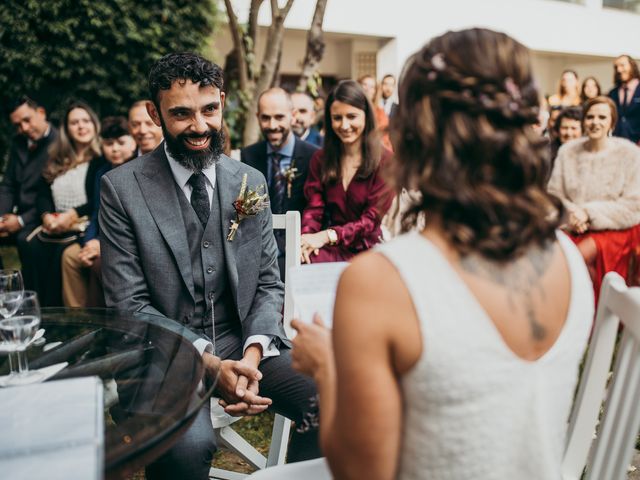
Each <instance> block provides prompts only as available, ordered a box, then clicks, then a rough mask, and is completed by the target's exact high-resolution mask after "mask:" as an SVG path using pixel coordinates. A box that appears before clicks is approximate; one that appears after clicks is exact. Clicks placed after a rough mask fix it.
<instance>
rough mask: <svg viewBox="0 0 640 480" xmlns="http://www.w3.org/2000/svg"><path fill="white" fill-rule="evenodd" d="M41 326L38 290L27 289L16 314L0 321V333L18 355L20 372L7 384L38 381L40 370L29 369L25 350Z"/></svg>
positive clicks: (10, 378)
mask: <svg viewBox="0 0 640 480" xmlns="http://www.w3.org/2000/svg"><path fill="white" fill-rule="evenodd" d="M39 326H40V302H38V295H37V294H36V292H32V291H30V290H26V291H25V292H24V294H23V296H22V301H21V302H20V304H19V306H18V308H17V309H16V310H15V315H14V316H13V317H10V318H6V319H4V320H1V321H0V335H2V337H3V338H4V340H5V341H6V342H9V344H11V345H12V346H13V348H14V350H15V352H16V353H17V355H18V373H16V374H14V375H12V376H11V377H9V379H8V381H7V385H22V384H26V383H31V382H34V381H38V380H39V378H40V377H41V376H42V374H41V373H39V372H33V371H29V362H28V361H27V355H26V353H25V350H26V349H27V347H28V346H29V343H30V342H31V340H32V339H33V337H34V336H35V334H36V332H37V331H38V327H39Z"/></svg>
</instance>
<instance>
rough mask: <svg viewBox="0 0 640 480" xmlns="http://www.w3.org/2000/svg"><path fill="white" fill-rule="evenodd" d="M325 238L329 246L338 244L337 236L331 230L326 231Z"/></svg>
mask: <svg viewBox="0 0 640 480" xmlns="http://www.w3.org/2000/svg"><path fill="white" fill-rule="evenodd" d="M327 236H328V237H329V245H335V244H336V243H338V234H337V232H336V231H335V230H334V229H333V228H328V229H327Z"/></svg>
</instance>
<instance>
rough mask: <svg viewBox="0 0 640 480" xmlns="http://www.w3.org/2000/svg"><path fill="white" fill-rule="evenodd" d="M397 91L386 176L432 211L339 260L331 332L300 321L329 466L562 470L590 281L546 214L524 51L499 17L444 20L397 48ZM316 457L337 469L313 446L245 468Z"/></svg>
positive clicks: (481, 474)
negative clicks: (419, 43)
mask: <svg viewBox="0 0 640 480" xmlns="http://www.w3.org/2000/svg"><path fill="white" fill-rule="evenodd" d="M399 100H400V104H401V105H402V108H400V109H399V111H398V118H397V121H396V122H395V123H394V131H393V132H392V135H393V136H394V145H396V146H397V149H396V155H397V162H396V164H395V166H396V169H395V177H396V182H397V183H399V184H407V183H410V184H413V185H415V187H416V188H417V189H418V190H420V192H421V193H422V195H423V198H422V201H421V202H420V203H419V204H416V205H415V207H414V208H413V210H412V211H411V215H410V216H409V217H407V219H406V220H407V222H409V223H411V221H412V220H413V219H414V218H415V214H418V213H420V212H428V216H427V226H426V228H425V230H423V231H422V232H412V233H408V234H405V235H402V236H400V237H398V238H396V239H394V240H392V241H391V242H388V243H385V244H383V245H381V246H380V247H379V248H377V249H376V250H374V251H372V252H368V253H366V254H364V255H361V256H359V257H358V258H357V259H355V260H354V261H353V263H352V265H351V266H349V267H347V269H346V270H345V272H344V273H343V274H342V278H341V279H340V282H339V285H338V291H337V297H336V302H335V309H334V316H333V330H332V331H331V332H330V331H329V330H327V329H326V328H324V327H322V326H321V325H320V324H319V323H320V322H319V321H316V322H317V323H315V324H303V323H301V322H299V321H295V322H294V326H295V327H296V328H297V330H298V336H297V337H296V338H295V339H294V351H293V357H294V366H295V367H296V368H298V369H299V370H300V371H303V372H305V373H307V374H309V375H313V377H314V379H315V380H316V383H317V385H318V390H319V400H320V417H319V419H320V429H321V441H322V447H323V452H324V453H325V454H326V457H327V460H328V465H329V467H330V469H331V474H332V475H333V476H334V477H335V478H340V479H360V478H367V479H377V480H383V479H392V478H393V479H399V480H407V479H422V478H425V479H430V480H444V479H463V478H477V479H480V478H492V479H500V480H503V479H504V480H507V479H509V480H510V479H516V478H526V479H528V480H548V479H551V478H560V477H561V462H562V456H563V452H564V448H565V437H566V429H567V418H568V416H569V411H570V408H571V403H572V400H573V394H574V391H575V386H576V381H577V377H578V368H579V364H580V360H581V358H582V354H583V352H584V349H585V347H586V343H587V338H588V335H589V331H590V328H591V321H592V318H593V313H594V308H593V301H592V300H593V297H592V295H593V293H592V291H591V284H590V281H589V276H588V274H587V271H586V268H585V266H584V263H583V262H582V258H581V256H580V254H579V252H578V250H577V248H576V247H575V245H574V244H573V243H572V242H571V241H570V240H569V239H568V238H567V237H566V236H565V235H564V234H562V233H560V232H558V231H557V227H558V226H559V224H560V217H559V216H558V215H550V213H552V212H556V213H559V214H561V213H562V208H563V207H562V204H561V202H560V201H559V200H558V199H556V198H554V197H552V196H551V195H549V194H547V192H546V191H545V188H544V182H545V179H546V177H547V173H546V170H547V168H548V164H547V162H546V159H545V157H546V144H545V142H544V140H542V139H541V138H540V137H539V136H538V135H537V134H536V133H535V132H534V131H533V130H532V129H531V124H533V123H534V122H536V120H537V119H536V117H537V113H538V112H537V109H538V99H537V94H536V88H535V83H534V80H533V73H532V69H531V65H530V58H529V53H528V51H527V49H526V48H525V47H523V46H522V45H521V44H519V43H517V42H516V41H515V40H513V39H511V38H510V37H508V36H506V35H504V34H501V33H495V32H492V31H489V30H484V29H471V30H464V31H460V32H448V33H446V34H444V35H443V36H440V37H437V38H435V39H433V40H432V41H431V42H430V43H429V44H428V45H426V46H425V47H424V48H423V49H422V50H420V51H419V52H418V53H417V54H415V55H413V56H412V57H410V58H409V60H408V62H407V65H406V66H405V68H404V73H403V75H402V78H401V80H400V88H399ZM401 140H402V141H401ZM460 425H464V428H461V427H460ZM314 470H315V471H314ZM323 470H324V475H325V476H324V477H322V474H323ZM311 471H314V473H316V475H315V476H314V477H313V478H331V477H329V472H328V471H327V469H326V464H323V463H322V461H315V462H307V463H306V464H298V465H291V466H284V467H275V468H274V469H273V470H272V471H270V470H269V469H266V470H263V471H262V472H260V473H259V474H257V475H255V476H254V477H253V478H255V480H267V479H278V480H290V479H294V478H311V473H310V472H311ZM288 473H289V474H288ZM253 478H252V480H253Z"/></svg>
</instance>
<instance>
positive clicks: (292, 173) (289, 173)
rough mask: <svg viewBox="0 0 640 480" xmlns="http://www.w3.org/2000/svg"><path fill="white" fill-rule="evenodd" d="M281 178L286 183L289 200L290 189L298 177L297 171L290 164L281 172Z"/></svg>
mask: <svg viewBox="0 0 640 480" xmlns="http://www.w3.org/2000/svg"><path fill="white" fill-rule="evenodd" d="M282 176H283V177H284V179H285V181H286V182H287V198H291V189H292V188H293V181H294V180H295V179H296V177H297V176H298V169H297V168H296V167H294V166H293V164H291V165H289V166H288V167H287V168H286V169H285V170H284V171H283V172H282Z"/></svg>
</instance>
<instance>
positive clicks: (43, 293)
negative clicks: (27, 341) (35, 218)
mask: <svg viewBox="0 0 640 480" xmlns="http://www.w3.org/2000/svg"><path fill="white" fill-rule="evenodd" d="M99 133H100V122H99V120H98V117H97V115H96V114H95V112H94V111H93V110H92V109H91V107H89V106H88V105H87V104H85V103H83V102H78V101H76V102H73V103H71V104H70V105H69V107H68V108H67V110H66V112H65V116H64V119H63V122H62V124H61V128H60V135H59V136H58V140H57V141H56V142H55V143H54V144H53V145H52V146H51V149H50V151H49V161H48V162H47V164H46V165H45V168H44V171H43V172H42V181H41V182H40V186H39V189H38V197H37V208H38V211H39V213H40V214H41V217H42V233H41V234H40V236H39V237H35V238H34V239H33V240H32V241H31V248H32V251H33V254H34V258H36V259H37V260H36V265H35V270H36V279H35V280H36V285H35V287H34V289H35V290H36V291H37V292H38V295H39V297H40V303H41V304H42V305H43V306H62V286H61V281H62V280H61V275H62V273H61V266H60V261H61V255H62V251H63V250H64V248H65V247H66V246H67V245H68V244H69V243H71V242H72V241H73V239H72V237H73V235H75V232H73V228H74V225H75V224H76V222H77V221H78V219H79V218H81V217H90V216H91V209H92V207H93V202H91V200H92V198H93V188H94V184H95V172H96V170H97V169H98V168H99V167H100V166H101V165H102V164H103V163H104V159H103V158H102V157H101V151H100V137H99ZM43 239H44V240H43ZM67 240H68V241H67ZM52 241H55V242H56V243H51V242H52ZM65 242H66V243H65Z"/></svg>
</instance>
